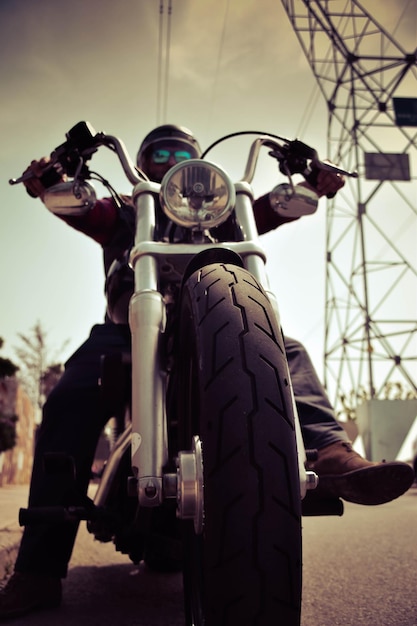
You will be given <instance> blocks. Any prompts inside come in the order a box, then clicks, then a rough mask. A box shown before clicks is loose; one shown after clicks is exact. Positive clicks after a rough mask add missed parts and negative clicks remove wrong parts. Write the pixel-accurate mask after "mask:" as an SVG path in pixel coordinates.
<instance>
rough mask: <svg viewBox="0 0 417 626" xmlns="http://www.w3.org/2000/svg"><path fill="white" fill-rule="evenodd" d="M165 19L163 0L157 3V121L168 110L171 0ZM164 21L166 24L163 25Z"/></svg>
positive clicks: (162, 118)
mask: <svg viewBox="0 0 417 626" xmlns="http://www.w3.org/2000/svg"><path fill="white" fill-rule="evenodd" d="M166 9H167V10H166V15H167V18H166V20H165V0H160V3H159V27H158V76H157V94H156V101H157V102H156V110H157V123H158V124H160V123H161V122H162V121H166V116H167V110H168V85H169V61H170V51H171V23H172V0H168V3H167V7H166ZM165 22H166V25H165ZM165 26H166V33H165V32H164V31H165Z"/></svg>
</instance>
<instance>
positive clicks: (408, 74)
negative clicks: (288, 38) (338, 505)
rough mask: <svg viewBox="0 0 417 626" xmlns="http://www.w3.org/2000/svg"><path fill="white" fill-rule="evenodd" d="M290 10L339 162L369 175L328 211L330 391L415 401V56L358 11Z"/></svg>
mask: <svg viewBox="0 0 417 626" xmlns="http://www.w3.org/2000/svg"><path fill="white" fill-rule="evenodd" d="M282 4H283V6H284V8H285V10H286V12H287V14H288V16H289V18H290V21H291V23H292V26H293V28H294V31H295V33H296V35H297V37H298V40H299V42H300V44H301V46H302V49H303V51H304V53H305V55H306V57H307V60H308V62H309V64H310V66H311V69H312V71H313V72H314V75H315V77H316V80H317V83H318V86H319V88H320V90H321V93H322V95H323V96H324V98H325V101H326V103H327V110H328V137H327V139H328V154H329V158H330V159H331V160H332V161H333V162H335V163H338V164H340V165H341V166H342V167H343V168H344V169H348V170H356V171H357V172H358V173H359V178H358V179H353V178H352V179H348V180H347V183H346V185H345V188H344V189H343V190H342V191H341V192H339V194H338V195H337V197H336V198H335V199H334V200H332V201H329V202H328V208H327V222H326V247H327V250H326V302H325V346H324V355H325V356H324V372H325V385H326V388H327V391H328V393H329V395H330V399H331V400H332V402H333V403H334V405H335V406H336V407H338V408H339V410H340V409H342V410H343V407H344V408H345V409H346V408H347V407H349V408H353V409H354V408H355V407H356V404H357V402H358V400H363V399H365V398H366V399H379V398H384V397H387V396H388V397H393V395H392V394H393V393H394V395H395V390H397V393H398V397H399V396H401V397H402V398H404V397H407V396H408V397H416V392H417V186H416V172H417V55H416V50H413V51H406V50H404V49H403V47H402V46H401V45H400V43H398V42H397V41H395V39H394V37H393V36H391V35H390V34H388V33H387V32H386V31H385V30H384V29H383V28H382V27H381V26H380V25H379V24H378V23H377V22H376V20H375V19H374V18H373V17H372V16H371V15H370V14H369V13H367V12H366V11H365V10H364V8H363V7H362V6H361V5H360V4H359V3H358V2H356V1H355V0H282ZM414 17H415V16H414ZM410 172H411V173H410ZM390 394H391V395H390Z"/></svg>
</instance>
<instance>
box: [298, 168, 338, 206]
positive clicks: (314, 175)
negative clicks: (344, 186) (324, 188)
mask: <svg viewBox="0 0 417 626" xmlns="http://www.w3.org/2000/svg"><path fill="white" fill-rule="evenodd" d="M309 169H310V172H309V173H308V174H305V173H304V174H303V176H304V178H305V180H306V181H307V182H308V183H310V185H312V187H314V188H316V186H317V180H318V177H319V172H320V169H319V168H318V167H314V166H312V167H311V166H310V168H309ZM335 195H336V192H332V193H328V194H326V198H328V199H329V200H331V199H332V198H334V197H335Z"/></svg>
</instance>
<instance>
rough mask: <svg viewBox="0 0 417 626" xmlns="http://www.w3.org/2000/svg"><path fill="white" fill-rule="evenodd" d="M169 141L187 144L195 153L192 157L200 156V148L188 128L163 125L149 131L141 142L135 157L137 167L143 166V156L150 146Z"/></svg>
mask: <svg viewBox="0 0 417 626" xmlns="http://www.w3.org/2000/svg"><path fill="white" fill-rule="evenodd" d="M170 140H171V141H180V142H181V143H186V144H188V145H189V146H190V147H191V148H193V152H195V155H193V156H195V157H196V158H198V157H199V156H200V155H201V148H200V146H199V144H198V141H197V139H196V138H195V137H194V135H193V133H192V132H191V131H190V130H188V128H185V127H184V126H176V125H175V124H164V125H163V126H158V127H157V128H154V130H151V132H150V133H148V134H147V135H146V137H145V139H144V140H143V141H142V143H141V145H140V148H139V151H138V154H137V157H136V163H137V165H138V167H140V168H141V167H142V166H143V157H144V154H145V152H146V151H147V149H148V148H149V147H150V146H152V147H154V145H155V144H157V143H166V142H169V141H170Z"/></svg>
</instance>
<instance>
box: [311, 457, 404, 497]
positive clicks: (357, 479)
mask: <svg viewBox="0 0 417 626" xmlns="http://www.w3.org/2000/svg"><path fill="white" fill-rule="evenodd" d="M414 478H415V476H414V472H413V470H412V468H411V466H409V465H406V464H404V463H386V464H385V463H381V464H380V465H375V466H373V467H364V468H361V469H357V470H353V471H351V472H346V473H345V474H335V475H324V476H319V484H318V487H317V489H315V492H317V495H320V496H326V497H329V496H333V497H339V498H343V500H346V501H348V502H354V503H355V504H365V505H371V506H372V505H377V504H385V503H386V502H391V500H395V499H396V498H398V497H399V496H401V495H403V493H405V492H406V491H407V490H408V489H409V488H410V487H411V485H412V484H413V482H414Z"/></svg>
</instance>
